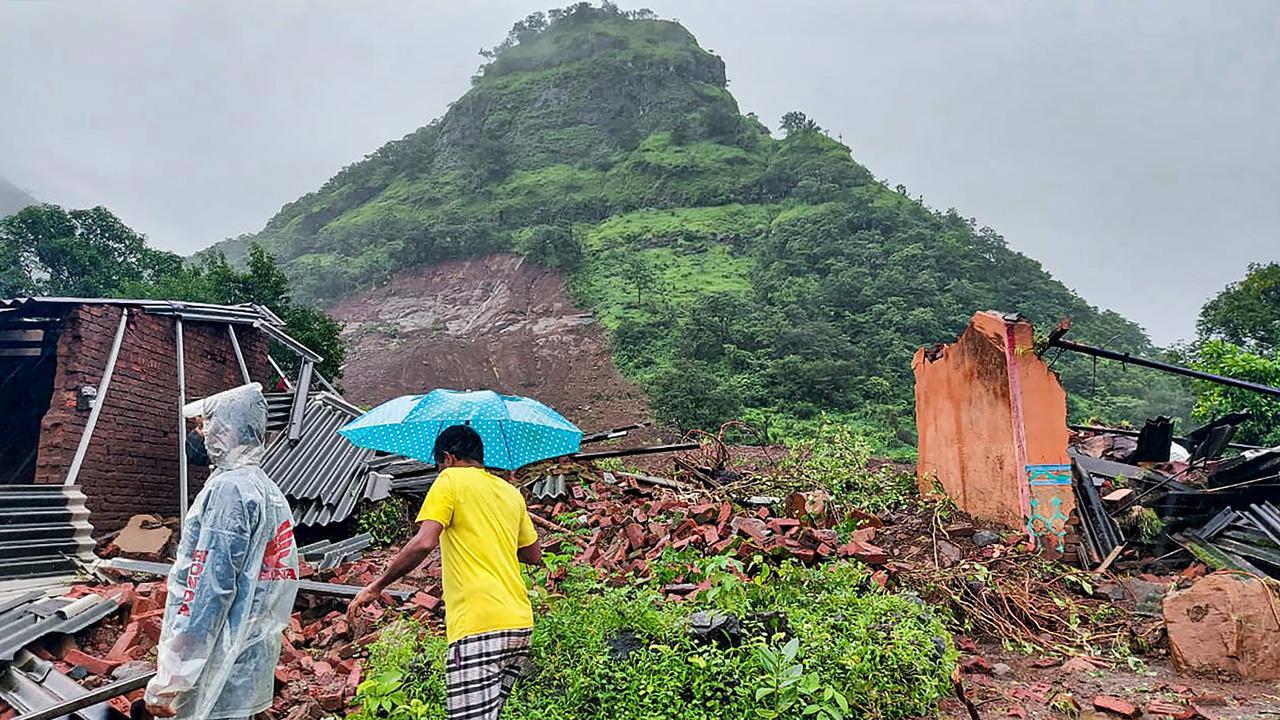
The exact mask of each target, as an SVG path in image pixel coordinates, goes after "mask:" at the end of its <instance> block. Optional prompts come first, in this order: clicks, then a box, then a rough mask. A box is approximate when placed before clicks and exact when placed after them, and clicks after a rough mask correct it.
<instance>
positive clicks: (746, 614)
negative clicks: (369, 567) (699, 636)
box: [353, 556, 956, 720]
mask: <svg viewBox="0 0 1280 720" xmlns="http://www.w3.org/2000/svg"><path fill="white" fill-rule="evenodd" d="M672 560H673V561H674V562H676V563H677V564H678V563H684V562H686V561H688V560H689V559H688V558H685V557H674V556H673V558H672ZM740 567H741V566H740V564H739V563H737V562H736V561H732V560H727V559H723V560H718V559H715V558H712V559H709V560H708V561H707V562H705V563H704V566H703V569H704V571H705V573H706V576H707V577H708V578H710V579H711V580H712V589H713V590H717V589H718V590H719V592H706V593H702V594H701V595H700V596H699V597H698V598H697V599H695V600H694V601H691V602H686V603H676V602H671V601H667V600H663V599H662V598H661V597H660V596H659V595H658V594H656V592H655V591H654V590H653V589H651V588H648V587H644V586H639V587H637V586H632V587H625V588H609V587H605V586H603V585H601V584H600V583H598V582H596V581H594V579H593V578H590V577H589V574H590V570H589V569H584V568H580V567H576V566H571V567H570V568H569V570H570V579H571V582H564V583H561V585H560V586H559V588H558V590H559V593H560V595H558V596H557V595H547V594H537V595H535V598H537V600H536V602H537V604H538V608H537V609H536V611H535V617H536V618H537V619H536V621H535V626H534V632H533V641H532V652H531V659H532V660H533V664H534V666H535V668H536V669H535V671H534V675H533V676H532V677H530V678H527V679H526V680H524V681H522V682H521V683H520V684H518V685H517V686H516V689H515V690H514V691H513V693H512V695H511V698H510V700H509V702H508V704H507V710H506V711H505V714H506V715H507V716H509V717H515V718H522V720H586V719H587V718H593V719H594V718H604V717H607V718H610V720H756V719H758V718H775V717H797V718H798V717H819V718H828V719H833V720H838V719H840V718H877V719H890V718H906V717H912V716H918V715H924V714H929V713H931V712H932V711H933V710H934V709H935V708H936V706H937V703H938V701H939V700H940V699H941V698H942V697H943V696H945V695H946V694H947V693H948V692H949V690H950V677H951V673H952V670H953V669H954V666H955V658H956V653H955V650H954V649H953V648H952V645H951V641H950V638H949V635H948V634H947V632H946V630H945V629H944V625H943V621H942V618H940V617H938V616H937V615H936V614H935V612H934V611H933V610H932V609H931V608H929V607H928V606H926V605H925V604H923V603H922V602H920V601H918V600H917V599H914V598H912V597H908V596H899V595H886V594H882V593H880V592H878V591H873V590H872V588H873V585H872V584H871V583H869V581H868V578H867V574H866V571H865V569H864V568H862V567H861V566H859V565H856V564H852V563H847V562H840V563H835V564H832V565H829V566H826V567H825V568H814V569H806V568H802V567H799V566H796V565H793V564H789V563H788V564H784V565H782V566H781V567H779V568H762V569H761V570H760V572H759V573H758V574H757V575H756V576H755V577H754V578H748V577H747V576H745V575H742V574H741V573H740ZM697 610H702V611H712V612H720V611H726V610H732V612H733V614H735V615H736V616H737V617H740V618H742V619H743V627H744V632H743V636H744V637H743V640H742V642H741V643H740V644H738V645H736V646H725V647H721V646H718V645H717V644H714V643H706V642H700V641H697V640H695V639H694V638H693V637H692V635H691V634H690V632H689V620H688V618H689V615H690V613H692V612H694V611H697ZM771 612H776V613H780V614H781V616H782V617H783V618H785V619H784V620H778V619H777V618H776V616H768V615H764V613H771ZM771 618H772V619H771ZM443 662H444V644H443V641H442V640H441V639H440V638H439V637H438V636H434V635H431V634H429V633H427V632H426V631H424V630H422V629H420V628H417V627H416V626H413V625H401V626H398V627H397V628H395V629H394V630H393V631H390V632H384V634H383V636H382V638H381V639H380V640H379V642H378V643H377V644H376V645H375V646H374V650H373V655H372V657H371V659H370V676H369V678H370V679H369V680H366V681H365V683H364V684H362V685H361V688H360V694H359V696H358V697H357V702H358V703H360V704H361V705H362V707H361V709H360V711H359V712H358V713H356V714H355V715H353V717H356V718H361V719H362V720H363V719H365V718H378V717H411V718H431V719H434V718H441V717H443V709H442V708H443V702H444V687H443V678H444V666H443ZM387 698H392V699H394V700H395V701H397V702H398V704H395V703H389V702H388V701H387ZM415 700H416V701H418V703H417V704H414V701H415ZM389 704H392V705H394V708H395V710H391V709H388V705H389ZM809 707H813V708H815V709H814V710H812V711H810V710H808V708H809ZM375 708H376V709H375ZM404 708H410V709H409V710H407V711H406V710H404ZM396 712H401V713H403V712H409V713H410V714H408V715H396V714H395V713H396Z"/></svg>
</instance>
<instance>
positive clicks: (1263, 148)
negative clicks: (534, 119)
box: [0, 0, 1280, 343]
mask: <svg viewBox="0 0 1280 720" xmlns="http://www.w3.org/2000/svg"><path fill="white" fill-rule="evenodd" d="M643 5H647V6H648V7H651V8H653V9H654V10H656V11H657V12H658V13H659V14H661V15H663V16H664V17H675V18H677V19H679V20H681V21H682V22H683V23H684V24H685V25H686V26H687V27H688V28H689V29H690V30H691V31H692V32H693V33H694V34H695V35H696V36H697V37H698V38H699V40H700V41H701V42H702V44H703V46H704V47H706V48H708V49H710V50H712V51H714V52H716V53H718V54H719V55H721V56H722V57H723V58H724V59H725V62H726V63H727V65H728V74H729V80H730V85H729V89H730V90H731V91H732V92H733V93H734V94H735V95H736V96H737V98H738V101H739V103H740V104H741V106H742V109H743V111H744V112H755V113H757V114H758V115H759V116H760V117H761V118H762V119H763V120H765V121H766V122H768V123H769V124H771V125H773V126H776V119H777V118H778V117H779V116H780V115H781V114H782V113H783V112H785V111H787V110H792V109H800V110H803V111H804V112H806V113H808V114H809V115H810V116H812V117H814V118H815V119H816V120H817V121H818V122H819V123H820V124H821V125H822V126H823V127H825V128H827V129H829V130H830V131H831V133H832V135H839V136H840V137H841V138H842V139H843V140H844V142H846V143H847V144H849V145H850V146H851V147H852V148H853V152H854V156H855V157H856V158H857V159H858V160H859V161H861V162H862V163H863V164H865V165H867V166H868V167H869V168H870V169H871V170H872V172H874V173H875V174H876V175H877V176H878V177H881V178H883V179H885V180H887V181H888V182H889V183H890V184H897V183H903V184H905V185H906V186H907V188H908V190H909V192H910V193H911V194H912V195H923V196H924V198H925V201H926V202H927V203H929V204H930V205H933V206H935V207H938V208H947V207H956V208H957V209H959V210H960V211H961V212H962V213H963V214H964V215H966V216H969V217H974V218H977V220H978V221H979V223H980V224H985V225H990V226H992V227H994V228H995V229H996V230H998V231H999V232H1000V233H1002V234H1003V235H1004V236H1005V237H1006V238H1007V239H1008V241H1009V243H1010V245H1011V246H1012V247H1014V248H1015V249H1017V250H1020V251H1022V252H1025V253H1027V254H1028V255H1031V256H1032V257H1034V258H1036V259H1037V260H1040V261H1041V262H1042V263H1043V264H1044V265H1045V266H1046V267H1047V268H1048V269H1049V270H1050V271H1051V272H1052V273H1053V274H1054V275H1055V276H1056V277H1058V278H1060V279H1061V280H1062V281H1064V282H1065V283H1066V284H1067V285H1069V286H1071V287H1072V288H1074V289H1076V290H1077V291H1079V292H1080V293H1081V294H1082V295H1083V296H1084V297H1085V298H1086V299H1087V300H1089V301H1090V302H1092V303H1094V304H1097V305H1101V306H1103V307H1107V308H1111V309H1114V310H1117V311H1119V312H1121V313H1123V314H1125V315H1127V316H1129V317H1130V318H1133V319H1134V320H1136V321H1138V322H1139V323H1141V324H1142V325H1143V326H1144V327H1146V328H1147V330H1148V331H1149V332H1150V333H1151V334H1152V336H1153V337H1154V339H1155V340H1157V341H1158V342H1162V343H1167V342H1171V341H1174V340H1177V339H1179V338H1187V337H1189V336H1190V335H1191V334H1192V333H1193V332H1194V322H1195V315H1196V313H1197V311H1198V309H1199V307H1200V305H1201V304H1202V303H1203V302H1204V300H1205V299H1206V298H1207V297H1208V296H1209V295H1211V294H1212V293H1214V292H1215V291H1217V290H1218V289H1219V288H1221V287H1222V286H1223V285H1224V284H1226V283H1227V282H1229V281H1231V280H1233V279H1236V278H1238V277H1240V276H1241V275H1243V273H1244V270H1245V266H1246V265H1247V264H1248V263H1249V262H1262V261H1270V260H1280V200H1278V199H1277V190H1280V42H1278V41H1277V38H1280V2H1274V1H1272V0H1257V1H1256V2H1245V1H1242V0H1232V1H1231V2H1215V3H1208V2H1182V1H1174V0H1147V1H1142V2H1136V1H1135V2H1114V1H1113V0H1099V1H1097V2H1081V1H1078V0H1062V1H1061V2H1047V1H1038V2H1034V3H1029V2H1013V1H1012V0H1010V1H1007V2H952V1H951V0H947V1H946V2H942V1H936V2H904V1H903V0H883V1H878V2H831V0H807V1H797V0H778V1H776V2H773V1H770V2H765V1H762V0H691V1H686V2H667V1H664V0H645V2H644V3H643ZM623 7H630V6H629V5H627V4H626V3H623ZM536 9H545V8H544V7H542V6H539V5H537V4H533V3H531V2H528V1H525V2H517V1H512V0H469V1H468V2H465V3H463V2H446V1H444V0H436V1H426V0H401V1H398V2H384V1H379V0H373V1H371V0H362V1H361V2H350V1H349V0H331V1H328V2H318V1H312V2H300V1H290V0H272V2H265V3H264V2H260V1H258V0H253V1H251V2H241V1H239V0H235V1H229V0H220V1H219V2H216V3H211V2H175V1H173V0H152V1H148V2H138V1H136V0H112V2H73V1H71V0H67V1H64V2H51V1H36V0H26V1H9V2H3V1H0V176H5V177H8V178H9V179H10V180H11V181H13V182H14V183H15V184H17V185H19V186H21V187H23V188H25V189H27V190H29V191H31V192H32V193H33V194H35V195H36V196H37V197H39V198H40V199H42V200H45V201H50V202H56V203H59V204H63V205H68V206H74V207H85V206H92V205H99V204H101V205H106V206H108V207H110V208H111V209H112V210H114V211H116V212H117V213H118V214H119V215H121V216H122V217H123V218H124V220H125V221H126V222H128V223H129V224H130V225H132V226H133V227H134V228H136V229H137V230H139V231H141V232H144V233H146V234H147V235H148V236H149V237H150V238H151V240H152V242H153V243H155V244H156V245H158V246H161V247H165V248H169V249H172V250H176V251H179V252H183V253H189V252H192V251H194V250H197V249H199V248H202V247H204V246H206V245H208V244H210V243H212V242H214V241H217V240H219V239H221V238H224V237H228V236H234V235H238V234H241V233H246V232H253V231H256V230H259V229H260V228H261V227H262V225H263V224H264V223H265V222H266V220H267V219H268V218H269V217H270V216H271V215H272V214H273V213H275V211H276V210H278V209H279V207H280V206H281V205H282V204H284V203H286V202H289V201H291V200H294V199H295V198H297V197H298V196H299V195H301V194H303V193H305V192H308V191H310V190H314V189H315V188H317V187H318V186H319V185H320V184H321V183H323V182H324V181H325V180H326V179H327V178H328V177H329V176H331V175H332V174H333V173H334V172H335V171H336V170H338V169H339V168H341V167H342V166H343V165H345V164H347V163H350V162H352V161H355V160H358V159H360V158H361V157H362V156H363V155H365V154H366V153H368V152H371V151H373V150H374V149H376V148H377V147H378V146H379V145H381V144H382V143H383V142H385V141H387V140H390V139H393V138H398V137H401V136H403V135H405V134H406V133H408V132H410V131H412V130H414V129H415V128H417V127H419V126H421V125H423V124H425V123H427V122H428V121H430V120H431V119H432V118H435V117H437V116H439V115H441V114H442V113H443V112H444V111H445V109H446V108H447V105H448V103H449V102H450V101H452V100H453V99H455V98H456V97H457V96H458V95H460V94H461V93H463V92H465V91H466V89H467V87H468V79H469V76H470V75H471V73H472V72H474V70H475V68H476V66H477V65H478V63H479V61H480V58H479V57H478V56H477V54H476V51H477V50H478V49H479V48H480V47H483V46H491V45H493V44H495V43H497V42H498V41H499V40H500V39H501V38H502V36H503V35H504V34H505V32H506V30H507V28H508V27H510V25H511V23H512V22H514V21H515V20H516V19H519V18H520V17H523V16H524V15H525V14H527V13H528V12H530V11H532V10H536Z"/></svg>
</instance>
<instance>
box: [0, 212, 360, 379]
mask: <svg viewBox="0 0 1280 720" xmlns="http://www.w3.org/2000/svg"><path fill="white" fill-rule="evenodd" d="M244 264H245V267H244V269H242V270H238V269H236V268H233V267H232V266H231V264H230V263H228V262H227V261H226V259H225V258H223V257H222V256H221V255H220V254H218V253H213V254H210V255H208V256H207V257H205V258H203V259H202V260H201V261H200V262H198V263H196V264H185V263H184V262H183V260H182V258H180V257H178V256H177V255H175V254H173V253H170V252H164V251H162V250H156V249H154V248H151V247H149V246H148V245H147V239H146V238H145V237H143V236H142V235H140V234H138V233H136V232H134V231H133V230H132V229H130V228H129V227H128V226H127V225H125V224H124V223H123V222H121V221H120V219H119V218H117V217H116V216H115V215H113V214H112V213H111V211H110V210H107V209H106V208H104V207H96V208H92V209H89V210H64V209H63V208H60V207H58V206H56V205H32V206H30V207H27V208H25V209H23V210H21V211H19V212H17V213H14V214H13V215H10V216H8V217H6V218H4V219H2V220H0V298H7V297H22V296H31V295H49V296H64V297H88V298H101V297H124V298H155V299H164V300H186V301H188V302H208V303H220V304H237V303H256V304H259V305H263V306H266V307H268V308H270V309H271V310H272V311H274V312H275V313H276V314H278V315H279V316H280V317H281V318H282V319H283V320H284V321H285V323H286V324H287V326H288V331H289V333H290V334H291V335H292V336H293V337H294V338H296V339H298V340H299V341H301V342H302V343H303V344H305V345H307V346H308V347H310V348H312V349H313V350H315V351H316V352H317V353H319V354H320V355H321V356H322V357H324V361H323V362H322V363H321V364H320V365H319V366H318V367H317V369H318V370H319V371H320V372H321V373H322V374H324V375H325V376H326V377H329V378H335V379H336V378H337V377H338V376H340V375H341V372H342V362H343V360H344V359H345V356H346V349H345V348H344V347H343V345H342V342H341V341H340V340H339V338H338V333H339V331H340V328H339V326H338V324H337V322H335V321H334V320H333V318H330V317H329V316H328V315H325V314H324V313H323V312H321V311H319V310H316V309H315V308H312V307H307V306H303V305H298V304H296V303H294V302H293V300H292V298H291V291H290V288H289V280H288V278H287V277H285V274H284V273H283V272H282V271H281V270H280V268H279V267H278V266H277V265H276V262H275V260H274V259H273V258H272V257H271V256H270V255H268V254H267V253H266V252H265V251H264V250H262V248H260V247H258V246H256V245H255V246H252V247H250V248H249V252H248V256H247V257H246V258H245V263H244ZM274 355H276V356H277V357H278V358H279V359H280V361H281V363H282V364H283V366H284V367H285V368H286V371H288V370H290V369H292V366H293V363H296V356H295V355H294V354H293V353H291V352H288V353H274Z"/></svg>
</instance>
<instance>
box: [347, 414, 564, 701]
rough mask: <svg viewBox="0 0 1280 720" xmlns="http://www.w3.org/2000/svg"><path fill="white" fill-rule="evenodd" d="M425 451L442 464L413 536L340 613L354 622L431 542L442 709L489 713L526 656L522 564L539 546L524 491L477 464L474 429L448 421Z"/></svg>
mask: <svg viewBox="0 0 1280 720" xmlns="http://www.w3.org/2000/svg"><path fill="white" fill-rule="evenodd" d="M433 455H434V456H435V460H436V466H437V467H440V468H442V470H441V472H440V475H439V476H438V477H437V478H436V480H435V482H434V483H432V484H431V489H430V490H429V491H428V492H427V499H426V500H425V501H424V502H423V503H422V510H421V511H419V513H418V522H419V523H420V525H419V526H418V532H417V534H416V535H414V537H413V539H412V540H410V541H409V542H408V544H406V545H405V547H404V549H403V550H401V551H400V553H399V554H397V555H396V556H395V557H394V558H392V560H391V564H390V565H389V566H388V567H387V570H386V572H384V573H383V574H382V576H381V577H379V578H378V579H377V580H375V581H373V583H371V584H370V585H369V586H368V587H366V588H364V589H363V590H361V591H360V594H359V595H357V596H356V598H355V599H354V600H352V601H351V605H350V607H349V608H348V609H347V613H348V615H350V616H351V618H352V619H353V620H354V618H355V616H356V615H357V614H358V612H359V610H360V608H362V607H364V606H365V605H368V604H369V603H371V602H373V601H374V600H375V599H377V598H378V597H379V596H380V595H381V594H382V592H383V591H384V590H386V589H387V587H388V586H389V585H391V583H393V582H395V581H397V580H399V579H400V578H402V577H404V576H405V575H407V574H408V573H409V572H411V571H412V570H413V569H414V568H416V567H418V566H419V565H421V564H422V562H423V561H424V560H426V559H427V556H428V555H430V554H431V551H432V550H435V549H436V547H437V546H439V548H440V561H441V565H442V577H443V580H444V607H445V629H446V633H447V635H448V639H449V655H448V659H447V661H446V667H445V680H446V684H447V686H448V689H449V699H448V710H449V717H450V718H451V719H452V718H468V719H474V720H496V719H497V717H498V715H499V714H500V713H501V712H502V705H503V704H504V703H505V702H506V699H507V694H508V693H510V692H511V686H512V685H513V684H514V683H515V680H516V678H518V677H519V676H520V674H521V672H522V670H523V668H524V665H525V663H526V662H527V659H528V655H529V635H530V632H531V630H532V628H533V609H532V608H531V607H530V605H529V596H528V595H527V594H526V593H525V588H524V579H523V578H522V577H521V575H520V563H521V562H523V563H526V564H529V565H540V564H542V547H541V546H540V545H539V544H538V534H537V533H536V532H534V529H533V522H532V521H531V520H530V519H529V512H528V510H527V509H526V508H525V503H524V496H522V495H521V494H520V491H519V490H517V489H516V488H515V487H513V486H512V485H511V484H510V483H508V482H506V481H504V480H502V479H500V478H497V477H494V476H493V475H490V474H489V473H487V472H485V470H484V443H483V441H482V440H481V439H480V435H479V433H477V432H476V431H475V430H472V429H471V428H469V427H467V426H465V425H455V426H453V427H450V428H446V429H445V430H444V432H442V433H440V436H439V437H438V438H436V444H435V449H434V452H433Z"/></svg>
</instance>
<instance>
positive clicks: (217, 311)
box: [0, 297, 323, 362]
mask: <svg viewBox="0 0 1280 720" xmlns="http://www.w3.org/2000/svg"><path fill="white" fill-rule="evenodd" d="M61 305H115V306H121V307H132V308H138V309H140V310H142V311H143V312H146V313H150V314H152V315H173V316H177V317H180V318H182V319H184V320H191V321H194V322H215V323H231V324H234V325H251V326H253V327H255V328H257V329H259V330H261V331H262V332H264V333H266V334H267V335H269V336H271V338H272V339H273V340H275V341H277V342H279V343H281V344H282V345H285V346H286V347H288V348H289V349H290V350H292V351H293V352H295V353H297V354H298V355H300V356H301V357H303V358H304V359H307V360H310V361H311V362H320V360H322V359H323V358H321V356H320V355H317V354H316V353H315V352H314V351H312V350H311V349H309V348H308V347H307V346H305V345H303V344H302V343H300V342H298V341H297V340H295V339H294V338H293V337H291V336H290V335H289V334H288V333H286V332H285V331H284V327H285V323H284V320H282V319H280V316H279V315H276V314H275V313H274V312H272V311H271V310H270V309H269V308H267V307H264V306H262V305H255V304H250V303H245V304H241V305H216V304H213V303H197V302H183V301H178V300H139V299H126V298H74V297H22V298H7V299H5V298H0V311H5V310H19V309H26V308H33V309H34V308H40V307H44V306H61Z"/></svg>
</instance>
